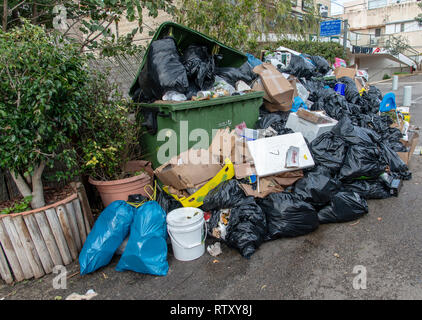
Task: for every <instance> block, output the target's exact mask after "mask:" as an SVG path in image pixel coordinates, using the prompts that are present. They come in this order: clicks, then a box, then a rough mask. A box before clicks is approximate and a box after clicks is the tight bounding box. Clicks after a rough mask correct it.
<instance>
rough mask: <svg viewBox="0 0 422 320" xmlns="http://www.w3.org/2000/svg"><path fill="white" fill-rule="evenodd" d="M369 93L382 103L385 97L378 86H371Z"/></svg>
mask: <svg viewBox="0 0 422 320" xmlns="http://www.w3.org/2000/svg"><path fill="white" fill-rule="evenodd" d="M368 93H369V94H373V95H375V96H376V97H377V98H378V99H379V100H380V102H381V100H382V98H383V95H382V92H381V90H380V89H378V88H377V87H376V86H369V90H368Z"/></svg>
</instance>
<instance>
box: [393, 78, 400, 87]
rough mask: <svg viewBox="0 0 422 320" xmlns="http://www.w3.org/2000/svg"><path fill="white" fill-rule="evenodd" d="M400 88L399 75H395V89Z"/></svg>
mask: <svg viewBox="0 0 422 320" xmlns="http://www.w3.org/2000/svg"><path fill="white" fill-rule="evenodd" d="M398 88H399V76H393V90H397V89H398Z"/></svg>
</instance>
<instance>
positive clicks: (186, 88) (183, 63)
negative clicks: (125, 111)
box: [133, 36, 257, 103]
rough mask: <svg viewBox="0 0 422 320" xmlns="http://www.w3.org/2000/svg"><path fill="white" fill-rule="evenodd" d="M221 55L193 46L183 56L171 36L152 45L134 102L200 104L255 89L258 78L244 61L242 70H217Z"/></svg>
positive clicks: (139, 78)
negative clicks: (253, 83) (190, 101)
mask: <svg viewBox="0 0 422 320" xmlns="http://www.w3.org/2000/svg"><path fill="white" fill-rule="evenodd" d="M221 59H222V55H220V54H212V53H210V52H209V49H208V48H207V46H204V45H200V44H191V45H189V46H188V47H187V48H186V49H185V50H183V52H182V54H179V48H178V47H177V45H176V40H175V38H174V37H172V36H165V37H163V38H162V39H159V40H155V41H153V42H151V45H150V48H149V51H148V55H147V63H146V66H145V69H144V71H143V72H142V73H141V74H140V76H139V77H138V79H137V81H138V84H139V88H138V90H137V91H136V92H135V93H134V95H133V100H134V101H135V102H146V103H153V102H156V101H161V100H162V101H174V102H182V101H187V100H192V101H201V100H209V99H213V98H218V97H223V96H233V95H241V94H244V93H246V92H249V91H251V90H252V88H251V87H250V85H251V84H252V82H253V81H254V80H255V79H256V78H257V75H256V74H255V73H254V72H252V68H251V66H250V65H249V64H248V63H247V62H245V63H244V64H243V65H242V66H241V67H240V68H233V67H217V65H218V63H217V62H218V60H221Z"/></svg>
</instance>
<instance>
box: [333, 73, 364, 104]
mask: <svg viewBox="0 0 422 320" xmlns="http://www.w3.org/2000/svg"><path fill="white" fill-rule="evenodd" d="M337 81H338V82H340V83H344V84H345V85H346V88H345V89H344V96H345V97H346V100H347V102H350V103H353V104H360V103H361V96H360V94H359V90H358V88H357V87H356V83H355V81H354V80H353V79H352V78H350V77H341V78H339V79H337Z"/></svg>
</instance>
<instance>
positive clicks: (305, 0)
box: [302, 0, 314, 12]
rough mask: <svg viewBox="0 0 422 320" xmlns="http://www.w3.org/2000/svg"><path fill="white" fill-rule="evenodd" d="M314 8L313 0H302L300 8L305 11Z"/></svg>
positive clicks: (310, 10)
mask: <svg viewBox="0 0 422 320" xmlns="http://www.w3.org/2000/svg"><path fill="white" fill-rule="evenodd" d="M313 9H314V2H313V0H302V10H303V11H307V12H312V10H313Z"/></svg>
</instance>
